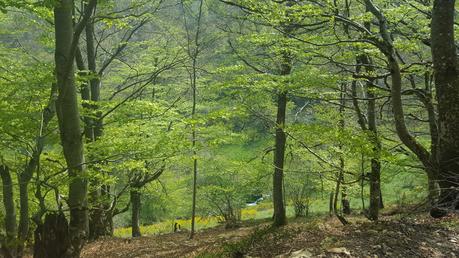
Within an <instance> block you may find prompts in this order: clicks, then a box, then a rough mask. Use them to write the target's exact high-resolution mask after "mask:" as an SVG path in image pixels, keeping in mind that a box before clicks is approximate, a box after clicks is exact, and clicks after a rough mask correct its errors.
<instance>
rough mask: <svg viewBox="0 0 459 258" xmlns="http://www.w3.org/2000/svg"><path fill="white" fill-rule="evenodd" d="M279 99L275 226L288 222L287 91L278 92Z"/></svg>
mask: <svg viewBox="0 0 459 258" xmlns="http://www.w3.org/2000/svg"><path fill="white" fill-rule="evenodd" d="M277 97H278V99H277V119H276V139H275V151H274V174H273V204H274V222H273V224H274V226H283V225H285V224H287V216H286V214H285V204H284V197H283V195H284V192H283V181H284V158H285V144H286V135H285V132H284V127H285V116H286V109H287V92H285V91H283V92H280V93H278V96H277Z"/></svg>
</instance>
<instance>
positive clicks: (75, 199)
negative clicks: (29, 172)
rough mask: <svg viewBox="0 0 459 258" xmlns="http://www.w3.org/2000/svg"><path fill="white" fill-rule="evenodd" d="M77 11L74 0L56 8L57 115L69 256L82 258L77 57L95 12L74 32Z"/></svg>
mask: <svg viewBox="0 0 459 258" xmlns="http://www.w3.org/2000/svg"><path fill="white" fill-rule="evenodd" d="M95 3H96V1H94V0H92V1H91V2H90V3H89V4H90V5H91V6H95ZM73 8H74V6H73V1H72V0H60V1H58V2H57V3H56V6H55V7H54V25H55V39H56V42H55V44H56V50H55V63H56V79H57V88H58V98H57V102H56V113H57V117H58V122H59V131H60V138H61V143H62V147H63V151H64V157H65V160H66V163H67V168H68V175H69V178H70V182H69V197H68V205H69V209H70V224H69V234H70V241H71V247H70V248H69V249H68V250H67V252H66V255H65V257H79V255H80V252H81V249H82V247H83V245H84V243H85V239H86V235H87V231H88V224H87V222H88V219H87V217H88V214H87V178H86V171H85V166H84V163H85V161H84V155H83V139H82V134H81V126H80V113H79V103H78V98H77V90H76V86H75V75H74V58H75V52H76V46H77V45H78V39H79V36H80V34H81V31H82V29H83V28H84V26H85V23H86V22H87V20H88V19H89V17H90V15H91V13H92V11H90V10H89V11H86V12H85V14H84V15H85V16H84V17H83V19H82V21H81V22H80V23H79V24H78V25H77V26H76V29H75V30H74V24H73ZM82 26H83V27H82ZM74 31H75V32H74Z"/></svg>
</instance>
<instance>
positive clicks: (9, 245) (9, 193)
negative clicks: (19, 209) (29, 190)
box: [0, 165, 18, 258]
mask: <svg viewBox="0 0 459 258" xmlns="http://www.w3.org/2000/svg"><path fill="white" fill-rule="evenodd" d="M0 176H1V178H2V186H3V206H4V207H5V222H4V225H5V231H6V239H5V240H4V241H2V243H1V245H2V250H3V254H4V255H5V257H6V258H10V257H11V258H13V257H16V238H17V235H18V229H17V224H16V207H15V205H14V194H13V180H12V179H11V174H10V170H9V168H8V167H7V166H5V165H0Z"/></svg>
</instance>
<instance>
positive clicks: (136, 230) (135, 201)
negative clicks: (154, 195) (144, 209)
mask: <svg viewBox="0 0 459 258" xmlns="http://www.w3.org/2000/svg"><path fill="white" fill-rule="evenodd" d="M139 190H140V189H132V190H131V192H130V194H131V205H132V213H131V227H132V237H140V236H142V234H141V233H140V205H141V203H140V192H139Z"/></svg>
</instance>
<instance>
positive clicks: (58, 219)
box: [33, 212, 71, 258]
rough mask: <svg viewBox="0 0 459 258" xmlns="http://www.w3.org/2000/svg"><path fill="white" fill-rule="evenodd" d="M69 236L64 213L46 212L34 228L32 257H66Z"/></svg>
mask: <svg viewBox="0 0 459 258" xmlns="http://www.w3.org/2000/svg"><path fill="white" fill-rule="evenodd" d="M70 245H71V243H70V236H69V227H68V223H67V219H66V218H65V215H64V213H62V212H57V213H48V214H47V215H46V217H45V221H44V223H43V224H42V225H38V227H37V228H36V230H35V243H34V254H33V257H34V258H61V257H68V255H67V252H68V249H70V248H71V247H70Z"/></svg>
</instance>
